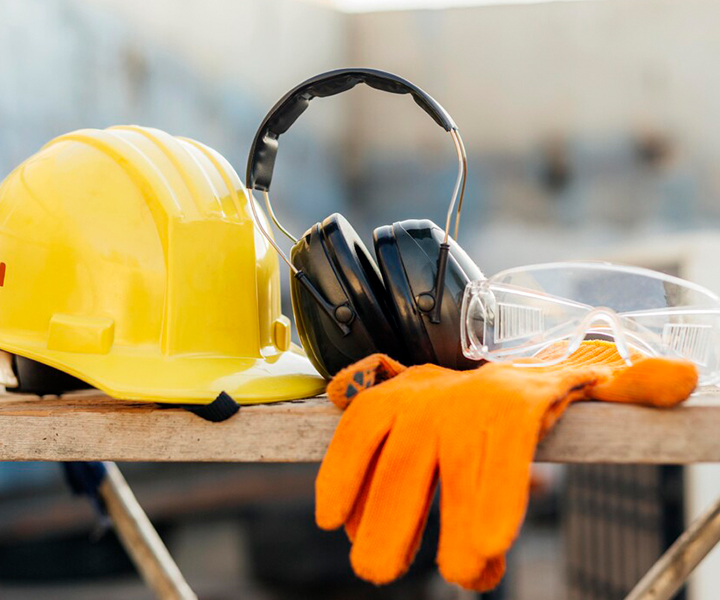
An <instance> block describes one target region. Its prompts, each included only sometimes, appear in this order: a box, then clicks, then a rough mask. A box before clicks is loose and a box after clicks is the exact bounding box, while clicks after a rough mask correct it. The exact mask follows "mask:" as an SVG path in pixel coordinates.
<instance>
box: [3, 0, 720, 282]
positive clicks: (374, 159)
mask: <svg viewBox="0 0 720 600" xmlns="http://www.w3.org/2000/svg"><path fill="white" fill-rule="evenodd" d="M0 17H1V18H0V86H1V89H2V90H3V94H2V95H0V174H1V175H4V174H6V173H7V172H8V171H9V170H10V169H11V168H12V167H14V166H15V165H16V164H18V163H19V162H20V161H21V160H23V159H24V158H25V157H27V156H28V155H30V154H31V153H32V152H33V151H35V150H36V149H37V148H39V147H40V146H41V145H42V144H43V143H44V142H45V141H47V140H48V139H50V138H51V137H53V136H54V135H57V134H60V133H62V132H65V131H68V130H72V129H75V128H80V127H104V126H107V125H110V124H113V123H127V122H134V123H140V124H144V125H153V126H156V127H159V128H162V129H166V130H168V131H170V132H172V133H176V134H180V135H188V136H191V137H195V138H197V139H200V140H201V141H203V142H205V143H206V144H209V145H210V146H213V147H215V148H217V149H218V150H219V151H220V152H222V153H223V154H225V155H226V156H227V157H228V158H229V159H230V160H231V162H232V163H233V164H234V165H235V166H236V168H237V169H238V171H240V172H241V173H242V172H244V164H245V159H246V154H245V153H246V152H247V148H248V147H249V144H250V141H251V139H252V136H253V134H254V131H255V128H256V127H257V125H258V124H259V122H260V120H261V119H262V117H263V116H264V114H265V113H266V112H267V110H268V109H269V108H270V107H271V106H272V104H273V103H274V102H275V101H276V100H277V99H278V98H279V97H280V96H281V95H282V94H283V93H284V92H285V91H286V90H287V89H289V88H290V87H292V86H293V85H295V84H296V83H298V82H300V81H301V80H302V79H304V78H306V77H308V76H311V75H313V74H315V73H317V72H320V71H323V70H327V69H331V68H336V67H341V66H347V65H367V66H373V67H378V68H384V69H388V70H391V71H395V72H397V73H399V74H402V75H404V76H405V77H407V78H409V79H410V80H412V81H414V82H416V83H417V84H419V85H420V86H421V87H424V88H425V89H426V90H427V91H429V92H430V93H431V94H432V95H434V96H435V97H436V98H437V99H438V100H440V101H441V103H442V104H444V105H445V106H446V108H447V109H448V110H449V111H450V113H451V114H452V115H453V117H454V118H455V120H456V122H457V123H458V125H459V126H460V130H461V131H462V133H463V135H464V138H465V142H466V145H467V147H468V154H469V157H470V161H471V162H470V184H469V189H468V202H467V204H466V207H467V209H466V213H465V219H464V221H463V227H462V235H463V237H464V238H465V239H464V242H465V244H466V246H467V247H468V248H470V249H471V252H472V253H473V254H474V255H475V256H476V257H478V258H479V262H480V263H481V267H483V268H484V269H485V270H486V271H487V272H493V271H496V270H498V269H500V268H503V267H507V266H510V265H513V264H519V263H522V262H527V261H532V260H544V259H551V258H552V259H556V258H571V257H576V256H579V255H585V254H588V253H592V252H595V251H596V250H595V248H596V247H602V246H603V245H607V244H610V243H612V244H617V243H622V242H623V241H624V240H630V239H637V237H638V236H643V235H647V236H650V235H653V234H657V233H658V232H663V233H664V232H673V231H677V230H688V229H696V228H706V227H708V226H712V225H714V224H716V223H718V222H720V207H718V205H717V202H716V201H715V199H716V197H717V195H718V192H719V191H720V175H718V174H717V170H716V169H715V168H714V166H715V165H716V164H717V162H718V161H719V160H720V142H718V140H719V139H720V135H719V133H720V131H719V130H720V75H718V72H717V69H713V68H712V63H711V61H712V58H713V57H714V56H717V55H718V52H720V35H718V33H717V28H716V27H715V26H714V24H715V23H716V22H717V19H718V18H720V7H718V5H717V4H716V3H714V2H712V1H711V0H684V1H683V0H633V1H631V2H630V1H626V0H605V1H581V2H555V3H541V4H529V5H524V4H520V5H503V6H477V7H464V8H455V9H446V10H406V11H394V12H376V13H367V14H346V13H341V12H339V11H337V10H335V9H334V8H333V7H332V6H331V2H330V1H329V0H328V1H325V2H320V1H318V2H302V1H298V0H263V1H262V2H257V1H254V0H240V1H232V0H212V1H205V2H201V1H200V0H182V1H177V0H153V2H146V1H145V2H143V1H140V0H95V1H90V0H4V1H3V2H2V4H1V5H0ZM276 173H277V176H276V178H275V181H274V186H273V197H274V198H275V200H276V208H277V212H278V213H279V215H280V216H281V217H284V218H285V220H286V221H287V223H288V226H289V227H290V228H292V229H293V230H294V231H295V232H300V233H301V232H302V231H304V229H305V228H306V227H308V226H309V225H310V224H312V222H314V220H317V219H320V218H322V217H323V216H324V215H326V214H328V213H329V212H331V211H332V210H342V211H344V212H346V213H349V214H350V215H352V216H353V217H354V218H356V219H357V220H358V222H359V223H361V224H364V225H365V228H364V230H363V231H362V233H363V234H365V236H366V237H369V235H370V233H371V229H372V227H374V226H376V225H379V224H383V223H385V222H388V221H392V220H394V219H400V218H407V217H410V216H428V217H430V218H433V219H434V220H436V221H438V222H440V221H442V218H443V215H444V209H445V204H446V202H447V198H448V196H449V192H450V189H451V186H452V181H453V177H454V174H455V162H454V153H453V149H452V145H451V143H450V140H449V139H447V136H445V135H443V132H442V130H441V129H440V128H438V127H436V126H434V124H433V123H432V122H431V121H430V120H429V119H428V118H427V117H426V115H425V114H424V113H423V112H422V111H420V110H417V109H416V107H415V106H414V105H413V103H412V102H410V101H409V99H408V98H406V97H395V96H389V95H387V94H382V93H378V92H376V91H374V90H369V89H357V90H355V91H353V92H352V93H350V94H347V95H345V96H342V97H339V98H333V99H331V100H329V99H326V100H321V101H317V102H315V103H313V105H312V107H311V109H310V110H308V112H307V114H306V115H303V118H302V119H300V120H299V121H298V123H297V125H296V126H295V127H294V128H293V129H292V131H291V132H290V133H288V134H287V135H286V136H284V137H283V140H282V144H281V151H280V154H279V159H278V165H277V170H276ZM361 229H362V226H361ZM559 234H562V235H559ZM529 240H532V243H529Z"/></svg>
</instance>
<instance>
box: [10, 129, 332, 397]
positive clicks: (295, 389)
mask: <svg viewBox="0 0 720 600" xmlns="http://www.w3.org/2000/svg"><path fill="white" fill-rule="evenodd" d="M248 198H249V196H248V194H247V192H246V190H245V188H244V186H243V184H242V182H241V181H240V179H239V177H238V176H237V174H236V173H235V171H234V170H233V168H232V167H231V166H230V164H229V163H228V162H227V161H226V160H225V159H224V158H223V157H222V156H221V155H220V154H218V153H217V152H216V151H214V150H212V149H211V148H208V147H207V146H204V145H202V144H200V143H198V142H196V141H193V140H189V139H183V138H178V137H174V136H171V135H169V134H167V133H165V132H162V131H159V130H157V129H149V128H145V127H136V126H127V127H113V128H110V129H107V130H96V129H86V130H80V131H75V132H73V133H69V134H67V135H63V136H60V137H58V138H56V139H54V140H52V141H51V142H50V143H49V144H47V145H46V146H45V147H44V148H42V149H41V150H40V151H39V152H38V153H37V154H35V155H34V156H32V157H31V158H29V159H28V160H27V161H25V162H24V163H23V164H21V165H20V166H19V167H17V168H16V169H15V170H14V171H13V172H12V173H11V174H10V175H9V176H8V177H7V178H6V179H5V181H4V182H3V183H2V184H1V185H0V349H2V350H5V351H7V352H11V353H14V354H17V355H19V356H23V357H26V358H29V359H32V360H35V361H38V362H41V363H44V364H47V365H49V366H51V367H54V368H56V369H59V370H61V371H64V372H66V373H69V374H70V375H73V376H75V377H78V378H79V379H82V380H84V381H86V382H87V383H90V384H91V385H93V386H95V387H97V388H99V389H101V390H103V391H105V392H107V393H108V394H110V395H111V396H114V397H116V398H127V399H138V400H152V401H156V402H162V401H166V402H173V403H192V404H207V403H209V402H211V401H212V400H214V399H215V398H216V397H217V396H218V395H219V394H220V393H221V392H227V393H228V394H230V395H231V396H232V397H233V398H234V399H235V400H236V401H237V402H240V403H253V402H268V401H272V400H288V399H293V398H302V397H307V396H312V395H315V394H317V393H319V392H320V391H322V390H323V389H324V385H325V382H324V380H323V379H322V378H321V377H320V376H319V375H318V374H317V373H316V371H315V370H314V369H313V367H312V366H311V365H310V362H309V361H308V360H307V358H306V357H305V355H304V354H303V353H302V351H301V350H300V349H299V348H298V347H297V346H295V345H294V344H292V343H291V342H290V321H289V320H288V319H287V317H285V316H283V315H282V314H281V312H280V277H279V271H278V261H277V255H276V253H275V252H272V251H270V249H269V245H268V242H267V241H266V240H265V239H264V238H263V236H262V235H260V233H259V232H258V231H257V229H256V228H255V227H254V221H253V218H252V210H251V207H250V205H249V200H248ZM258 209H259V207H258Z"/></svg>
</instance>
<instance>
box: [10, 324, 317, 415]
mask: <svg viewBox="0 0 720 600" xmlns="http://www.w3.org/2000/svg"><path fill="white" fill-rule="evenodd" d="M43 346H44V344H43V343H42V342H41V341H39V340H38V343H37V344H32V343H28V340H27V338H23V339H22V340H21V339H17V340H13V339H9V338H7V337H6V336H3V337H0V348H1V349H3V350H5V351H7V352H11V353H13V354H18V355H20V356H24V357H26V358H29V359H31V360H36V361H38V362H41V363H44V364H47V365H49V366H51V367H54V368H56V369H60V370H61V371H64V372H66V373H69V374H70V375H73V376H74V377H77V378H78V379H81V380H83V381H85V382H87V383H89V384H90V385H92V386H93V387H96V388H98V389H99V390H101V391H103V392H105V393H106V394H108V395H109V396H112V397H113V398H118V399H123V400H138V401H150V402H160V403H172V404H208V403H210V402H212V401H213V400H214V399H215V398H216V397H217V396H218V395H219V394H220V393H221V392H226V393H227V394H230V396H232V397H233V399H234V400H235V401H237V402H238V403H239V404H259V403H266V402H281V401H284V400H296V399H300V398H310V397H313V396H317V395H318V394H321V393H322V392H323V391H324V390H325V385H326V382H325V380H324V379H323V378H322V377H321V376H320V375H318V373H317V371H316V370H315V369H314V368H313V366H312V365H311V363H310V361H309V360H308V359H307V357H306V356H305V355H304V353H303V351H302V350H301V349H300V348H298V347H297V346H295V345H294V344H293V345H292V347H291V348H290V350H288V351H286V352H278V353H276V354H274V355H271V356H268V357H265V358H238V357H227V356H208V355H181V356H165V355H161V354H159V353H157V352H152V348H150V349H148V350H146V351H143V349H142V348H140V349H138V348H122V347H120V348H117V347H114V348H113V349H112V350H111V351H110V352H109V353H108V354H84V353H74V352H62V351H55V350H49V349H47V347H43Z"/></svg>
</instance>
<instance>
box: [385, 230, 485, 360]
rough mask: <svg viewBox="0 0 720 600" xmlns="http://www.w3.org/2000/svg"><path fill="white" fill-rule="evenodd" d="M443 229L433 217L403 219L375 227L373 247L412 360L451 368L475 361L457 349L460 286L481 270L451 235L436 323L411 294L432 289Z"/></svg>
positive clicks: (460, 301) (416, 294) (477, 277)
mask: <svg viewBox="0 0 720 600" xmlns="http://www.w3.org/2000/svg"><path fill="white" fill-rule="evenodd" d="M443 237H444V232H443V230H442V229H440V227H438V226H437V225H435V223H433V222H432V221H429V220H427V219H423V220H412V219H411V220H406V221H401V222H399V223H394V224H393V226H392V227H381V228H378V229H376V230H375V236H374V241H375V252H376V254H377V257H378V266H379V267H380V272H381V273H382V276H383V280H384V282H385V287H386V289H387V295H388V299H389V300H390V305H391V307H392V310H393V313H394V315H395V319H396V321H397V323H398V327H399V330H400V335H401V336H402V337H403V339H405V340H406V341H408V343H407V344H406V345H407V347H408V352H409V353H410V357H409V360H410V362H411V363H413V364H422V363H425V362H434V363H436V364H439V365H441V366H443V367H448V368H451V369H470V368H474V367H477V366H478V363H477V362H475V361H471V360H469V359H467V358H465V356H464V355H463V353H462V345H461V340H460V316H461V306H462V297H463V294H464V291H465V286H466V285H467V284H468V283H469V282H470V281H471V280H473V279H479V278H482V277H483V275H482V272H481V271H480V269H479V268H478V267H477V265H476V264H475V263H474V262H473V261H472V260H471V259H470V258H469V257H468V255H467V254H466V253H465V252H464V251H463V250H462V248H460V246H458V245H457V244H456V243H455V241H454V240H452V239H450V240H449V244H450V255H449V257H448V264H447V271H446V273H445V281H444V282H443V286H444V293H443V302H442V310H441V315H440V323H432V322H431V321H430V316H429V315H428V314H424V313H422V312H421V311H420V310H419V309H418V307H417V304H416V301H415V299H416V298H417V297H418V296H419V295H420V294H423V293H427V292H431V291H433V288H434V286H435V277H436V274H437V261H438V255H439V252H440V245H441V243H442V241H443Z"/></svg>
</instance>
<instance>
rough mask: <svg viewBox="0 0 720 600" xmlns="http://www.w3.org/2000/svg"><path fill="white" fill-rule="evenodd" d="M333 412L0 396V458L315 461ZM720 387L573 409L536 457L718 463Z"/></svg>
mask: <svg viewBox="0 0 720 600" xmlns="http://www.w3.org/2000/svg"><path fill="white" fill-rule="evenodd" d="M340 414H341V413H340V411H339V410H338V409H336V408H335V407H334V406H333V405H332V404H330V403H329V402H328V401H327V400H326V399H324V398H315V399H311V400H305V401H298V402H283V403H278V404H267V405H261V406H245V407H243V408H242V410H241V411H240V413H239V414H238V415H236V416H235V417H233V418H232V419H230V420H228V421H226V422H224V423H208V422H205V421H203V420H201V419H200V418H199V417H197V416H195V415H192V414H190V413H188V412H187V411H184V410H181V409H177V408H162V407H161V406H159V405H156V404H149V403H134V402H125V401H117V400H112V399H110V398H108V397H107V396H104V395H103V394H100V393H98V392H94V391H88V392H82V393H76V394H70V395H67V396H63V397H60V398H57V397H45V398H37V397H34V396H18V395H5V396H1V397H0V460H47V461H62V460H115V461H193V462H210V461H213V462H214V461H222V462H225V461H227V462H314V461H319V460H321V459H322V457H323V454H324V453H325V449H326V448H327V445H328V443H329V442H330V439H331V437H332V433H333V431H334V429H335V426H336V425H337V422H338V420H339V418H340ZM719 431H720V391H718V390H717V389H709V390H706V391H704V392H701V393H699V394H697V395H696V396H694V397H693V398H692V399H691V400H690V401H689V402H688V403H686V404H685V405H683V406H680V407H678V408H675V409H672V410H659V409H651V408H644V407H639V406H624V405H612V404H604V403H580V404H576V405H574V406H571V407H570V408H569V410H568V411H567V413H566V414H565V416H564V417H563V419H562V420H561V421H560V423H558V425H557V426H556V427H555V429H554V430H553V431H552V432H551V434H550V435H549V436H548V437H547V439H545V440H544V441H543V442H542V443H541V444H540V447H539V449H538V454H537V460H538V461H546V462H568V463H583V462H585V463H587V462H590V463H600V462H611V463H645V464H661V463H666V464H685V463H694V462H715V461H720V435H718V432H719Z"/></svg>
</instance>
